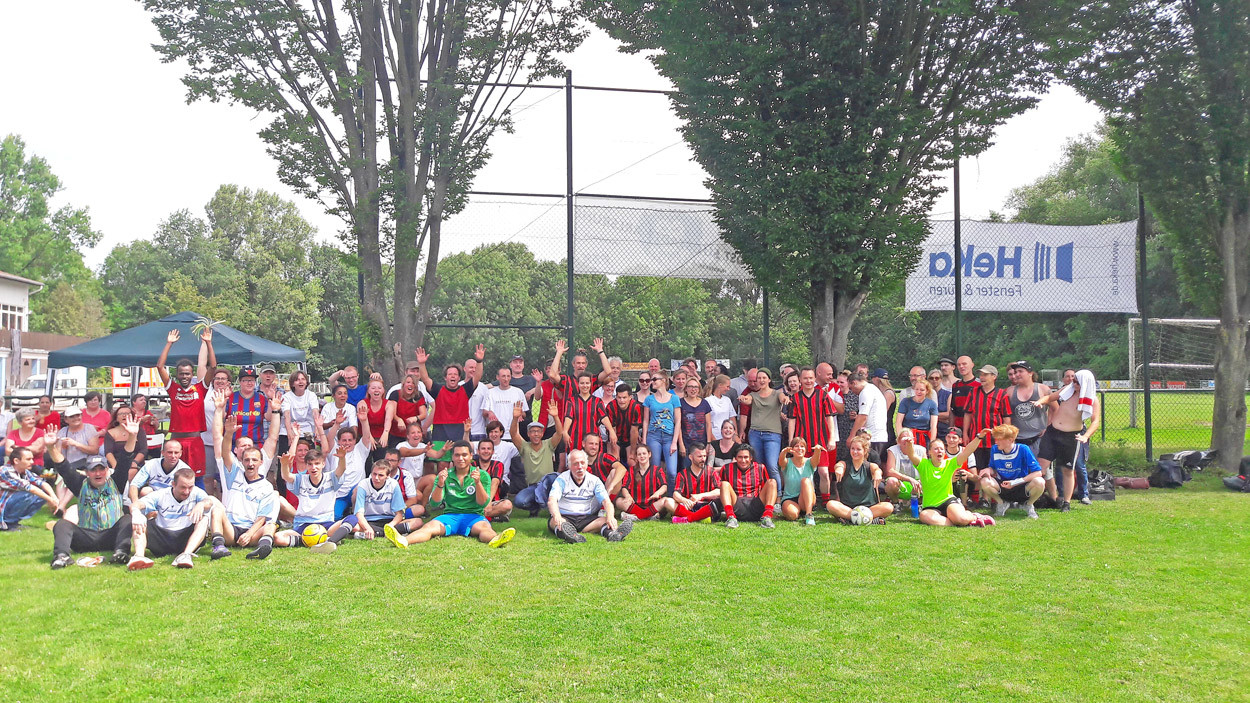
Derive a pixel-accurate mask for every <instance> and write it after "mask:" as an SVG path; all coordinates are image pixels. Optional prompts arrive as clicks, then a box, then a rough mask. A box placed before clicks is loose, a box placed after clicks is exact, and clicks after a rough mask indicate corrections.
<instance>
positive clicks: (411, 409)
mask: <svg viewBox="0 0 1250 703" xmlns="http://www.w3.org/2000/svg"><path fill="white" fill-rule="evenodd" d="M387 400H393V401H395V427H394V428H392V429H391V434H393V435H396V436H398V437H402V436H404V435H405V434H406V433H407V432H408V419H409V418H413V417H417V416H418V415H419V414H420V411H421V408H423V407H425V396H423V395H421V394H420V393H417V394H416V396H414V397H413V399H412V400H404V399H403V397H402V396H401V395H400V394H399V391H395V392H394V393H392V394H391V395H390V396H389V397H388V398H387ZM369 422H370V423H371V424H372V422H373V419H372V418H370V419H369Z"/></svg>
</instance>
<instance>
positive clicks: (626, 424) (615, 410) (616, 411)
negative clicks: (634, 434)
mask: <svg viewBox="0 0 1250 703" xmlns="http://www.w3.org/2000/svg"><path fill="white" fill-rule="evenodd" d="M607 413H608V422H610V423H612V429H614V430H616V441H617V443H618V444H621V445H628V444H629V438H630V429H631V428H634V427H642V403H639V402H638V401H636V400H634V399H633V398H630V399H629V407H627V408H624V409H622V408H621V405H620V403H617V402H616V400H615V399H613V400H612V402H611V403H609V404H608V410H607Z"/></svg>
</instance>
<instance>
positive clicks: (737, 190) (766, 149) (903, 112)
mask: <svg viewBox="0 0 1250 703" xmlns="http://www.w3.org/2000/svg"><path fill="white" fill-rule="evenodd" d="M588 4H589V5H590V8H591V10H592V11H593V13H594V15H595V17H596V19H597V21H598V22H599V24H600V25H601V26H603V27H605V28H606V29H608V31H609V32H610V33H612V35H613V36H615V37H616V38H618V39H620V40H622V41H623V42H624V43H625V47H624V48H625V50H626V51H630V52H639V51H647V52H655V53H653V54H652V61H653V62H654V63H655V65H656V67H657V68H658V69H659V70H660V72H661V73H662V74H663V75H664V76H666V77H667V78H669V79H670V80H671V81H672V82H673V83H674V84H675V85H676V86H677V88H678V90H679V91H680V92H679V93H678V94H675V95H673V96H672V101H673V104H674V106H675V108H676V110H677V113H678V114H679V116H680V117H681V118H682V119H683V120H684V121H685V127H684V134H685V137H686V140H687V141H688V142H689V143H690V145H691V147H692V149H693V150H694V153H695V157H696V158H697V159H698V160H699V163H700V164H702V166H703V167H704V169H706V170H707V172H708V173H709V174H710V176H711V178H710V179H709V184H708V185H709V187H710V189H711V191H712V196H713V199H714V200H715V201H716V207H717V220H718V222H719V223H720V225H721V227H722V229H723V230H724V236H725V238H726V239H727V240H728V241H729V243H730V244H732V245H733V246H734V247H735V248H736V249H737V250H738V252H739V253H740V255H741V257H742V260H743V261H744V262H745V263H746V265H747V266H748V267H750V269H751V271H752V273H753V274H754V275H755V277H756V280H757V281H759V282H760V284H761V285H763V286H764V287H765V288H767V289H768V290H769V291H770V292H771V293H774V294H776V295H777V297H778V298H779V299H781V300H783V301H785V302H787V303H789V304H790V305H792V306H795V307H796V308H798V309H801V310H804V311H805V312H810V314H811V317H812V320H811V328H812V329H811V344H812V351H813V352H814V354H815V356H816V357H817V358H818V359H822V360H830V361H833V362H834V363H837V364H839V365H840V364H842V363H843V362H844V361H845V358H846V353H847V336H848V334H849V333H850V330H851V325H852V323H853V322H854V321H855V317H856V316H857V315H858V314H859V311H860V308H861V307H862V306H863V304H864V301H865V299H866V298H867V297H868V294H869V293H870V292H872V291H888V290H890V289H892V288H895V287H897V286H899V285H901V283H902V281H903V280H904V279H905V277H906V274H907V273H908V272H909V271H910V270H911V269H912V268H913V267H914V266H915V264H916V262H917V260H918V258H919V244H920V243H921V242H922V241H923V240H924V238H925V237H926V236H927V233H928V223H927V221H926V218H927V216H928V212H929V209H930V206H931V204H932V203H933V200H934V198H935V197H936V196H937V194H938V193H939V188H938V187H937V186H936V185H935V176H934V174H935V173H936V172H939V171H941V170H943V169H946V168H948V167H949V166H950V164H951V163H952V160H953V159H954V158H955V157H956V156H960V155H966V154H976V153H979V152H980V151H982V150H984V149H985V148H986V147H988V145H989V143H990V138H991V135H992V133H993V130H994V128H995V127H996V126H997V125H999V124H1001V123H1002V122H1003V121H1004V120H1006V119H1007V118H1009V117H1011V116H1013V115H1016V114H1019V113H1020V112H1023V111H1024V110H1026V109H1027V108H1028V107H1029V106H1031V105H1032V104H1033V103H1034V102H1036V98H1035V97H1032V96H1030V95H1027V94H1026V93H1027V92H1028V91H1041V90H1044V88H1045V76H1044V74H1043V70H1042V67H1041V65H1040V62H1039V61H1038V57H1037V55H1036V52H1035V50H1034V47H1033V44H1031V43H1030V42H1029V41H1027V40H1026V39H1025V38H1024V37H1023V36H1022V34H1021V31H1020V22H1019V18H1018V16H1017V14H1016V11H1017V10H1019V9H1021V8H1022V7H1023V5H1024V4H1025V3H1023V2H1011V1H1010V0H1005V1H1004V0H959V1H957V2H933V1H926V0H889V1H886V0H876V1H873V0H867V1H865V0H856V1H854V2H852V1H851V0H832V1H820V2H818V1H816V0H797V1H796V2H787V3H777V2H767V1H765V0H742V1H739V2H724V1H723V0H714V1H712V2H681V1H679V0H612V1H611V2H609V1H608V0H588Z"/></svg>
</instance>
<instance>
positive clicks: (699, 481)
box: [676, 466, 720, 498]
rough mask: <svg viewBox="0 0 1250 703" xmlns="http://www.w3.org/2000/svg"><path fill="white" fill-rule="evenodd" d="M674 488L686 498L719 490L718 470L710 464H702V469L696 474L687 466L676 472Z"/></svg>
mask: <svg viewBox="0 0 1250 703" xmlns="http://www.w3.org/2000/svg"><path fill="white" fill-rule="evenodd" d="M676 490H677V492H678V493H680V494H682V495H683V496H685V497H686V498H692V497H693V496H696V495H698V494H700V493H707V492H708V491H716V490H720V472H719V471H717V470H716V469H713V468H712V467H710V466H704V467H703V471H701V472H699V473H697V474H696V473H695V472H694V471H692V470H690V469H689V468H687V469H685V470H683V471H682V472H681V473H679V474H677V489H676Z"/></svg>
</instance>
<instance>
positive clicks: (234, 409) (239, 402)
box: [226, 391, 277, 447]
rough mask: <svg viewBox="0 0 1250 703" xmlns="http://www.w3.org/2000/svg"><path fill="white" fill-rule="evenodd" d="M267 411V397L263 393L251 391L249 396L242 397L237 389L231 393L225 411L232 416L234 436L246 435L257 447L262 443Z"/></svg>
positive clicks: (236, 437) (263, 441)
mask: <svg viewBox="0 0 1250 703" xmlns="http://www.w3.org/2000/svg"><path fill="white" fill-rule="evenodd" d="M268 412H269V397H268V396H266V395H265V394H264V393H253V394H252V397H251V398H244V397H243V396H242V395H240V394H239V392H238V391H235V392H234V393H232V394H231V395H230V405H229V407H228V408H226V413H227V414H229V415H233V416H234V420H235V423H236V426H235V430H234V438H235V439H239V438H241V437H248V438H250V439H251V440H252V441H253V442H255V443H256V446H257V447H259V446H260V445H262V444H264V443H265V414H266V413H268ZM274 429H275V431H276V430H277V428H274Z"/></svg>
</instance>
